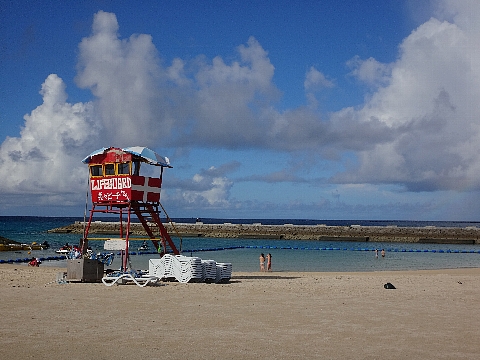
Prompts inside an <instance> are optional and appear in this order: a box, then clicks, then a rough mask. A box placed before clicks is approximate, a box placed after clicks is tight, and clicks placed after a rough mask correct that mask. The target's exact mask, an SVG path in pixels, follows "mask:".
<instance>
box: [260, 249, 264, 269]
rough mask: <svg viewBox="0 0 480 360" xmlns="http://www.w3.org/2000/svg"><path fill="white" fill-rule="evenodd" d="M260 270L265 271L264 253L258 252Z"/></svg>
mask: <svg viewBox="0 0 480 360" xmlns="http://www.w3.org/2000/svg"><path fill="white" fill-rule="evenodd" d="M260 271H265V255H263V253H261V254H260Z"/></svg>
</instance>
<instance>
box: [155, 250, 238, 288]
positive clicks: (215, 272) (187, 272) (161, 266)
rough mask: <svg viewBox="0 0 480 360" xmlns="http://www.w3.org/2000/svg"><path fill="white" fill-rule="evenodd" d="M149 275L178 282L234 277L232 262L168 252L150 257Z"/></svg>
mask: <svg viewBox="0 0 480 360" xmlns="http://www.w3.org/2000/svg"><path fill="white" fill-rule="evenodd" d="M148 270H149V275H150V276H155V277H157V278H159V279H173V278H174V279H176V280H177V281H178V282H181V283H187V282H220V281H222V282H225V281H228V280H230V278H231V277H232V264H229V263H221V264H220V266H218V265H217V263H216V262H215V261H214V260H202V259H200V258H198V257H188V256H183V255H176V256H173V255H170V254H166V255H164V256H163V257H162V258H161V259H150V261H149V266H148Z"/></svg>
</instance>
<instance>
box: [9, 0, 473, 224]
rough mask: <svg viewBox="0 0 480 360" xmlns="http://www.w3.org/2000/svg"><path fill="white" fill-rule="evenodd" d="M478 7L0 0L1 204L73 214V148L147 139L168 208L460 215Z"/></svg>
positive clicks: (465, 192) (468, 184)
mask: <svg viewBox="0 0 480 360" xmlns="http://www.w3.org/2000/svg"><path fill="white" fill-rule="evenodd" d="M479 15H480V4H479V3H478V2H477V1H453V0H450V1H449V0H435V1H422V2H418V1H373V0H370V1H362V2H358V1H342V2H339V1H334V0H331V1H303V2H293V1H276V2H264V3H261V4H260V5H259V4H258V2H254V1H202V2H197V1H158V2H157V1H140V2H126V1H83V2H76V3H70V2H68V3H67V2H64V1H50V2H48V4H44V3H41V4H40V5H39V4H38V3H34V2H30V1H16V2H11V1H3V0H0V42H1V47H0V65H1V66H0V80H1V81H0V123H1V127H0V164H1V165H2V166H1V167H0V176H1V178H2V185H1V186H0V215H47V216H61V215H68V216H81V215H82V214H83V209H84V204H85V191H86V182H87V169H86V166H85V165H84V164H82V163H81V159H83V158H84V157H85V156H86V155H88V154H89V153H91V152H92V151H93V150H96V149H98V148H101V147H104V146H106V147H108V146H119V147H126V146H148V147H150V148H152V149H154V150H155V151H157V152H158V153H160V154H161V155H163V156H167V157H169V158H170V160H171V163H172V165H173V169H167V171H166V173H165V178H164V189H163V192H162V203H163V205H164V206H165V208H166V209H167V211H168V212H169V215H170V216H171V217H219V218H309V219H379V220H380V219H390V220H395V219H398V220H402V219H406V220H468V221H474V220H477V219H478V215H477V214H478V213H479V210H480V209H479V208H480V205H479V204H480V202H479V201H478V200H479V194H480V193H479V189H480V180H479V177H478V174H479V170H480V155H479V154H480V151H479V150H480V149H479V148H480V141H479V140H480V139H479V138H480V126H479V125H480V123H479V121H480V120H479V119H480V107H479V105H478V104H479V102H478V99H479V95H480V81H479V80H480V79H479V76H480V60H479V59H480V57H479V56H478V55H479V52H480V40H479V39H480V36H479V35H480V26H479V25H477V23H478V21H477V19H478V17H479Z"/></svg>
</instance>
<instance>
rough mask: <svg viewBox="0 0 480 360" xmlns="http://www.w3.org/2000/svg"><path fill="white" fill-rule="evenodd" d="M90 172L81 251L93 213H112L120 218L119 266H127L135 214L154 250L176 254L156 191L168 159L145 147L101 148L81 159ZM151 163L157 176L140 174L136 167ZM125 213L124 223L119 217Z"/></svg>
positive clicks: (86, 243) (121, 217)
mask: <svg viewBox="0 0 480 360" xmlns="http://www.w3.org/2000/svg"><path fill="white" fill-rule="evenodd" d="M83 163H85V164H88V168H89V173H90V182H89V183H90V194H91V197H92V208H91V210H90V217H89V220H88V223H87V225H86V227H85V231H84V235H83V238H82V241H81V244H80V245H81V250H82V254H85V253H86V250H87V247H88V233H89V230H90V226H91V224H92V220H93V217H94V214H97V213H104V214H105V213H113V214H118V215H119V218H120V230H119V233H120V234H119V238H120V239H119V240H124V241H125V243H124V247H123V246H122V249H121V250H122V252H123V253H124V256H123V262H122V267H123V270H126V269H127V261H128V247H129V240H130V239H129V236H130V225H131V219H132V215H136V216H137V218H138V220H139V221H140V223H141V224H142V225H143V228H144V229H145V231H146V233H147V235H148V238H149V239H150V240H151V241H152V243H153V245H154V247H155V249H156V250H157V252H158V253H159V254H160V256H163V255H164V254H165V253H172V254H174V255H178V254H180V253H179V251H178V250H177V248H176V247H175V244H174V242H173V241H172V239H171V238H170V235H169V234H168V232H167V230H166V228H165V226H164V225H163V224H162V221H161V219H160V212H161V211H160V209H159V207H161V204H160V191H161V188H162V177H163V170H164V168H171V167H172V166H171V165H170V162H169V160H168V158H164V157H161V156H160V155H158V154H157V153H155V152H154V151H152V150H150V149H148V148H146V147H138V146H137V147H128V148H116V147H110V148H102V149H99V150H97V151H94V152H93V153H91V154H90V155H88V156H87V157H86V158H85V159H83ZM145 165H153V166H157V167H159V168H160V175H159V177H147V176H141V175H140V167H141V166H145ZM125 215H126V217H127V220H126V226H125V225H124V223H123V221H124V220H123V217H124V216H125Z"/></svg>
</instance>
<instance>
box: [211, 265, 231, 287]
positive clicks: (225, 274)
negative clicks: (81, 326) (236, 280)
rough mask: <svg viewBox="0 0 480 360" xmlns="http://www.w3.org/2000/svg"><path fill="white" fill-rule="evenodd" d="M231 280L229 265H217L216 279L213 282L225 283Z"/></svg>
mask: <svg viewBox="0 0 480 360" xmlns="http://www.w3.org/2000/svg"><path fill="white" fill-rule="evenodd" d="M231 278H232V264H231V263H217V277H216V280H215V282H217V283H219V282H226V281H228V280H230V279H231Z"/></svg>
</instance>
